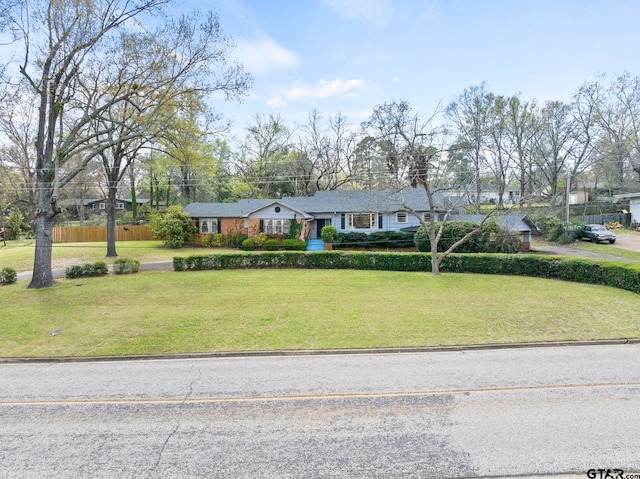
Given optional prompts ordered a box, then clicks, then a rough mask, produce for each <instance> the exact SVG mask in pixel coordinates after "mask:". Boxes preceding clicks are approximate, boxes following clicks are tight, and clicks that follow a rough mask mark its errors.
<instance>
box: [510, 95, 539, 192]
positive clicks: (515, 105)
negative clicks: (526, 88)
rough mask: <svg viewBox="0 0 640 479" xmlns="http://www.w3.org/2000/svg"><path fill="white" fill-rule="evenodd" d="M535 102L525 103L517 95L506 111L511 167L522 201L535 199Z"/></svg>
mask: <svg viewBox="0 0 640 479" xmlns="http://www.w3.org/2000/svg"><path fill="white" fill-rule="evenodd" d="M536 111H537V107H536V103H535V102H523V101H522V100H520V98H519V97H518V96H517V95H514V96H512V97H510V98H509V99H508V102H507V109H506V122H507V131H506V134H507V137H508V140H509V142H510V144H511V148H510V152H511V155H512V157H511V162H510V164H511V167H512V168H513V169H514V173H515V176H516V178H517V181H518V185H519V187H520V194H519V196H520V201H521V202H522V201H524V198H529V199H531V198H532V197H533V165H534V163H533V155H534V153H533V139H534V138H535V134H536V130H535V128H536V123H535V121H534V119H535V115H536Z"/></svg>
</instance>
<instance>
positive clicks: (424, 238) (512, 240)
mask: <svg viewBox="0 0 640 479" xmlns="http://www.w3.org/2000/svg"><path fill="white" fill-rule="evenodd" d="M439 227H440V223H438V224H436V228H439ZM477 228H478V223H472V222H468V221H450V222H448V223H446V224H445V225H444V229H443V230H442V236H441V237H440V241H439V242H438V251H439V252H444V251H447V250H448V249H449V248H450V247H451V246H452V245H453V244H454V243H456V242H457V241H460V240H461V239H462V238H463V237H464V236H465V235H467V234H468V233H471V232H473V231H474V230H476V229H477ZM414 241H415V245H416V248H417V249H418V251H422V252H431V241H430V240H429V235H428V233H427V231H426V230H425V229H424V228H423V227H422V226H421V227H420V228H418V231H417V232H416V234H415V236H414ZM521 247H522V240H521V239H520V235H519V234H517V233H513V232H511V231H509V230H507V229H505V228H503V227H501V226H498V225H497V224H496V223H494V222H491V221H488V222H486V223H485V224H483V225H482V230H481V231H480V232H478V233H476V234H474V235H472V236H471V237H470V238H469V239H468V240H467V241H466V243H463V244H461V245H460V246H458V247H457V248H456V249H455V252H456V253H517V252H518V251H520V248H521Z"/></svg>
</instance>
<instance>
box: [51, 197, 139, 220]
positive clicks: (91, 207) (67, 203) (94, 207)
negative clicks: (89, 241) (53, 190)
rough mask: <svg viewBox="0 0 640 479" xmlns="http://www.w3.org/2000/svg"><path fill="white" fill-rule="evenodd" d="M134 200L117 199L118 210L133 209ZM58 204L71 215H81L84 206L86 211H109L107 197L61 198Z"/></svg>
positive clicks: (137, 201)
mask: <svg viewBox="0 0 640 479" xmlns="http://www.w3.org/2000/svg"><path fill="white" fill-rule="evenodd" d="M148 202H149V200H148V199H136V203H137V204H138V206H142V205H143V204H145V203H148ZM132 205H133V201H132V200H131V199H123V198H117V199H116V210H125V211H132V210H133V206H132ZM58 206H59V207H61V208H64V209H65V210H66V211H67V213H68V214H69V215H70V216H73V217H79V216H80V209H81V208H84V211H85V213H86V212H89V211H90V212H94V213H100V212H105V213H106V211H107V199H106V198H100V199H88V200H80V199H74V198H72V199H67V200H61V201H59V202H58Z"/></svg>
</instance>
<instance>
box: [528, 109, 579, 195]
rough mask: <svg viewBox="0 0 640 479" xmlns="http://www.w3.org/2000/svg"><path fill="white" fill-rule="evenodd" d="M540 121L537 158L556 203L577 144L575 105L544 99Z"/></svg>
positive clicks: (538, 125) (536, 149)
mask: <svg viewBox="0 0 640 479" xmlns="http://www.w3.org/2000/svg"><path fill="white" fill-rule="evenodd" d="M537 121H538V123H537V127H536V137H535V152H536V155H535V157H534V161H535V162H536V165H537V167H538V171H539V172H540V173H541V174H542V175H543V176H544V178H545V184H546V192H547V195H548V196H549V198H550V201H551V204H552V205H553V204H554V203H555V201H556V199H557V197H558V187H559V181H560V179H561V178H562V173H563V171H565V168H566V167H567V163H568V159H569V157H570V156H571V155H572V153H573V151H574V148H576V146H577V142H576V131H575V128H576V125H575V123H574V119H573V115H572V106H571V105H568V104H566V103H562V102H558V101H548V102H545V104H544V106H543V107H542V109H541V110H540V114H539V116H538V119H537Z"/></svg>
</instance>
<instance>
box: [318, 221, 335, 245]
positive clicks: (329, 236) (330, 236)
mask: <svg viewBox="0 0 640 479" xmlns="http://www.w3.org/2000/svg"><path fill="white" fill-rule="evenodd" d="M320 238H322V241H324V242H325V243H333V242H335V241H336V239H338V230H337V229H336V228H335V226H331V225H327V226H323V227H322V229H321V230H320Z"/></svg>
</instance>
